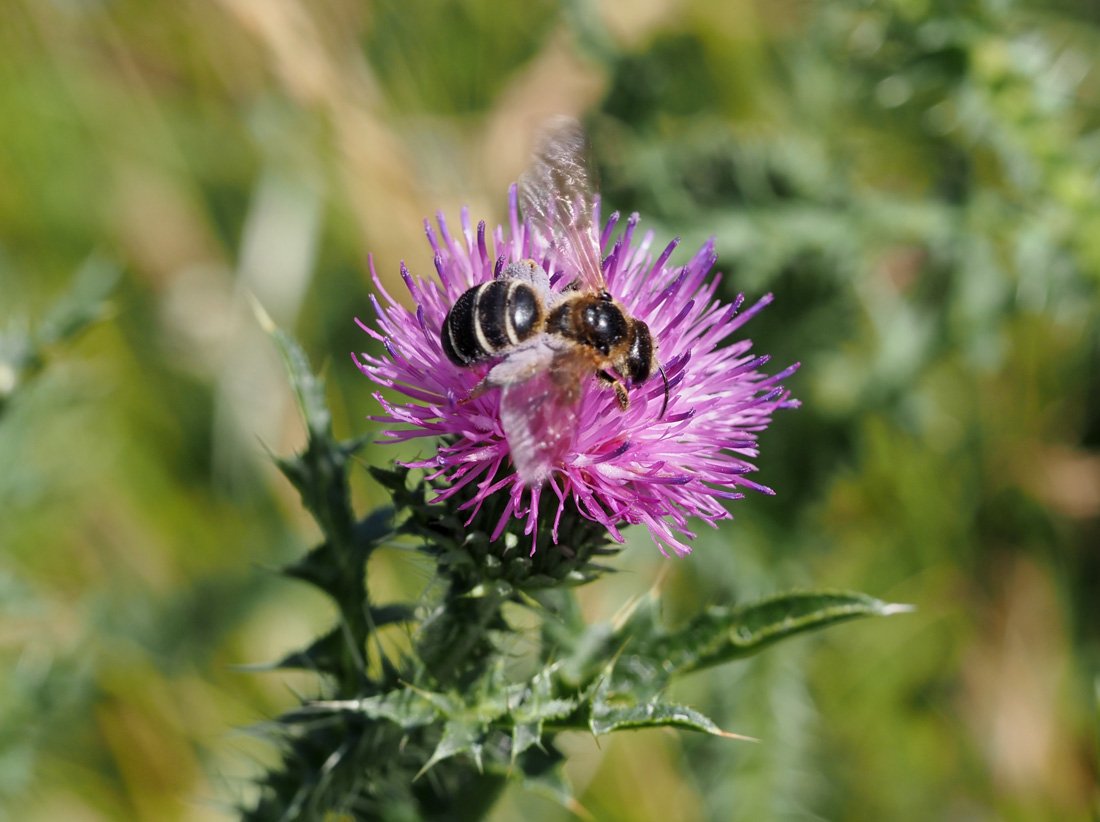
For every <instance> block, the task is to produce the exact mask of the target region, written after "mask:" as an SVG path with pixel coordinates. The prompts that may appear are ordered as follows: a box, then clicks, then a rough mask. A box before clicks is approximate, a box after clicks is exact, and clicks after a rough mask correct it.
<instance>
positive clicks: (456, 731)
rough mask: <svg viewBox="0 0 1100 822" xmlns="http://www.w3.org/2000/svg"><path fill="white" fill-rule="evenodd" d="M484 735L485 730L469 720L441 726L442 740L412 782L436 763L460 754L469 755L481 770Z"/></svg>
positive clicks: (453, 720)
mask: <svg viewBox="0 0 1100 822" xmlns="http://www.w3.org/2000/svg"><path fill="white" fill-rule="evenodd" d="M484 735H485V728H484V727H483V726H480V725H478V724H476V723H474V722H471V721H469V720H459V719H452V720H450V721H448V722H447V724H446V725H444V726H443V738H442V739H440V740H439V744H438V745H437V746H436V748H435V751H434V752H433V753H432V755H431V758H430V759H428V761H427V762H425V763H424V767H423V768H421V769H420V771H419V773H417V775H416V776H414V777H413V781H414V782H415V781H416V780H417V779H419V778H420V777H421V776H423V775H424V774H425V773H427V772H428V771H429V770H430V769H431V768H432V766H433V765H435V764H436V763H438V762H442V761H443V760H444V759H449V758H451V757H452V756H458V755H459V754H462V753H469V754H470V755H471V756H472V757H473V758H474V762H476V763H477V768H478V770H481V748H482V738H483V737H484Z"/></svg>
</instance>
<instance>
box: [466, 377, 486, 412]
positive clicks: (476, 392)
mask: <svg viewBox="0 0 1100 822" xmlns="http://www.w3.org/2000/svg"><path fill="white" fill-rule="evenodd" d="M492 387H493V386H492V385H491V384H490V382H489V379H488V378H487V377H486V378H485V379H483V380H482V381H481V382H479V383H478V384H477V385H475V386H474V387H473V388H471V389H470V393H469V394H467V395H466V396H465V397H463V398H462V399H460V400H459V401H458V404H459V405H465V404H466V403H468V402H471V401H473V400H476V399H477V398H478V397H480V396H481V395H482V394H484V393H485V392H486V391H488V390H489V389H490V388H492Z"/></svg>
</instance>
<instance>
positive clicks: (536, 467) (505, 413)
mask: <svg viewBox="0 0 1100 822" xmlns="http://www.w3.org/2000/svg"><path fill="white" fill-rule="evenodd" d="M523 353H524V354H527V353H530V357H529V358H527V359H526V361H525V362H519V361H513V362H505V363H501V366H504V367H505V368H506V369H507V370H505V371H498V370H497V369H498V368H500V367H501V366H497V368H494V369H493V371H491V372H490V373H489V377H488V381H489V382H490V383H493V384H497V385H500V386H501V393H500V422H501V425H502V426H503V428H504V435H505V437H507V439H508V450H509V451H510V452H511V454H512V462H513V463H515V466H516V473H518V474H519V475H520V477H521V478H522V479H523V482H524V483H525V484H526V485H528V486H531V487H535V486H539V485H542V483H544V482H545V481H546V480H547V478H549V476H550V473H551V472H552V471H553V468H554V466H555V465H557V464H558V463H560V462H561V460H562V458H564V457H565V455H566V453H567V452H568V451H569V447H570V446H571V445H572V444H573V434H574V432H575V431H576V429H577V420H576V408H577V403H578V401H579V400H580V397H581V386H582V384H583V383H582V380H583V378H584V375H585V373H586V366H585V364H584V362H583V361H582V360H579V359H578V358H576V357H574V356H572V354H571V352H570V351H568V350H565V351H553V349H551V347H550V346H548V345H545V344H541V345H539V346H538V347H537V348H533V349H531V350H530V352H523ZM514 356H515V355H513V357H514ZM510 359H512V358H510Z"/></svg>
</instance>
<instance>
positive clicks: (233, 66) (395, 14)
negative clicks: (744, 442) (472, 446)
mask: <svg viewBox="0 0 1100 822" xmlns="http://www.w3.org/2000/svg"><path fill="white" fill-rule="evenodd" d="M1097 54H1100V8H1098V7H1097V5H1096V3H1095V2H1094V0H1058V2H1049V3H1041V2H1023V1H1022V0H1021V1H1020V2H1014V1H1013V0H984V2H979V1H978V0H973V1H971V2H966V1H965V0H964V1H962V2H953V1H952V0H890V1H889V2H887V1H885V0H884V1H883V2H870V0H865V1H863V2H860V1H858V0H834V1H833V2H811V0H772V2H767V1H766V0H756V2H750V0H643V2H631V0H608V1H607V2H602V3H596V2H584V0H571V2H563V3H560V4H559V3H554V2H550V0H534V1H533V2H529V3H524V4H519V3H514V4H511V3H499V2H489V0H471V1H470V2H448V0H383V1H382V2H356V1H355V0H311V2H306V1H305V0H183V1H182V2H172V3H170V2H144V0H142V1H140V2H139V0H7V2H5V3H4V4H3V11H2V13H0V398H2V399H0V670H2V671H3V674H2V675H0V816H4V811H5V809H6V811H7V813H8V814H9V815H10V818H12V819H32V820H38V819H41V820H46V819H50V820H53V819H79V820H98V819H111V820H113V819H137V818H140V819H208V818H222V817H223V816H224V815H225V814H232V811H233V807H234V806H235V805H236V804H237V803H240V802H247V801H248V800H249V797H250V796H252V794H251V792H250V791H251V789H250V779H251V778H252V776H254V775H255V773H256V772H257V769H259V768H261V767H263V765H264V763H266V762H271V761H272V757H273V751H272V750H271V749H270V748H269V747H268V746H267V745H266V744H265V743H264V742H263V741H262V740H257V739H255V738H254V737H253V736H252V735H250V734H249V733H248V732H247V728H248V727H249V726H250V725H253V724H254V723H257V722H259V721H261V720H263V719H264V718H266V717H269V716H272V715H274V714H276V713H278V712H279V711H280V710H281V709H284V708H286V707H288V706H289V705H291V704H293V703H294V702H295V699H296V696H295V694H296V692H303V693H306V694H309V693H314V692H316V688H317V684H316V683H315V682H314V681H313V680H312V679H311V678H310V677H308V676H302V677H301V678H295V677H293V676H289V675H287V674H286V673H279V674H266V675H265V674H256V673H251V672H243V671H241V670H238V669H237V668H235V667H234V666H236V665H238V664H242V663H254V662H263V661H268V660H272V659H275V658H278V657H280V656H281V655H282V654H284V653H285V652H287V651H288V650H291V649H293V648H296V647H299V646H301V645H303V644H304V643H305V642H306V640H307V639H308V638H309V637H310V636H312V635H314V634H316V633H318V632H320V631H322V630H324V629H326V628H327V626H328V624H329V620H330V619H331V618H332V614H331V613H328V612H327V611H326V604H325V603H324V602H323V601H321V598H320V597H319V596H318V595H315V594H314V593H313V592H312V591H311V590H308V589H306V587H305V586H296V585H294V584H293V583H291V582H289V581H287V580H285V579H281V578H280V577H278V576H277V575H275V574H273V573H271V572H270V570H269V569H270V568H271V567H273V566H276V565H278V564H279V563H282V562H286V561H289V560H290V559H292V558H293V557H295V556H297V555H298V554H299V553H301V552H302V551H304V550H305V549H306V548H307V547H308V545H309V544H310V542H311V540H313V539H314V538H315V536H316V534H315V533H314V532H313V531H312V530H311V526H310V525H309V524H308V522H307V520H306V518H305V517H304V516H303V514H302V513H301V512H300V510H299V508H298V506H297V502H296V500H295V498H294V496H293V493H292V492H291V490H290V489H289V487H288V486H287V484H286V483H285V482H284V481H283V480H282V479H281V478H280V477H279V476H278V475H277V473H276V471H275V470H274V468H273V467H272V466H271V465H270V464H269V460H268V458H267V455H266V451H265V449H271V450H273V451H276V452H280V453H282V452H287V451H289V450H291V449H293V448H295V447H298V446H299V445H300V444H301V443H302V440H303V433H302V429H301V424H300V422H299V420H298V418H297V415H296V412H295V410H294V408H293V405H292V403H291V402H290V398H289V392H288V389H287V386H286V381H285V378H284V376H283V373H282V370H281V367H280V365H279V362H278V359H277V356H276V354H275V352H274V349H273V346H272V345H271V344H270V342H269V341H268V340H267V339H265V338H264V336H263V335H262V334H261V333H260V332H259V330H258V327H257V324H256V322H255V320H254V318H253V317H252V315H251V309H250V308H249V302H248V295H250V294H251V295H255V297H256V298H257V299H258V300H259V301H260V302H261V303H262V304H263V305H264V306H265V307H266V309H267V310H268V311H269V312H270V313H271V314H272V316H273V317H274V318H275V320H276V321H277V322H278V323H280V324H281V325H282V326H283V327H284V328H287V329H289V330H291V331H293V332H294V333H295V334H296V335H298V337H299V338H300V339H301V340H302V341H303V344H304V346H305V348H306V350H307V351H308V352H309V353H310V355H311V357H312V358H313V360H314V362H315V364H317V365H320V366H323V367H324V370H325V372H326V374H327V377H328V379H329V383H330V386H329V388H330V391H329V393H330V399H331V402H332V404H333V409H334V413H335V415H336V432H337V434H338V435H340V436H351V435H355V434H359V433H362V432H365V431H369V430H371V426H372V425H373V424H372V423H370V422H369V421H367V420H366V419H365V418H366V416H367V415H368V414H371V413H374V412H375V408H376V406H375V404H374V402H373V400H372V399H371V397H370V391H371V386H370V384H369V383H368V382H367V381H366V380H365V379H364V378H363V377H362V376H361V375H360V374H359V373H358V372H357V371H356V369H355V368H354V366H353V364H352V363H351V361H350V359H349V357H348V352H349V351H352V350H363V349H364V348H366V347H367V345H368V343H367V340H366V338H365V336H364V335H363V334H362V333H361V332H359V331H358V330H357V329H356V327H355V325H354V324H353V321H352V318H353V317H354V316H356V315H360V316H367V315H368V312H369V307H368V306H369V304H368V293H369V287H368V279H367V273H366V272H367V270H368V262H367V260H368V254H370V253H372V254H373V255H374V260H375V263H376V265H377V268H378V271H379V273H380V275H381V276H382V278H383V279H384V280H385V281H386V282H387V283H390V284H392V285H394V288H393V289H392V290H393V291H394V292H395V293H396V292H397V291H398V290H400V285H399V283H397V276H396V275H397V269H398V263H399V260H401V259H405V260H407V261H408V263H409V265H410V267H411V268H412V269H413V270H414V271H418V272H423V273H427V272H429V271H430V256H429V254H428V251H427V244H426V243H425V242H424V241H423V234H422V229H421V219H422V218H423V217H424V216H428V215H431V214H433V213H434V212H435V211H436V210H443V211H444V212H446V213H447V214H448V215H450V216H451V218H452V219H454V218H455V217H456V216H457V211H458V208H459V207H460V206H461V205H463V204H468V205H469V206H470V207H471V210H472V212H473V214H474V216H475V219H476V218H480V217H484V218H486V219H488V220H490V221H491V222H496V221H498V220H500V219H501V218H502V217H503V216H504V210H505V190H506V186H507V185H508V183H509V182H510V181H512V180H514V179H515V177H516V175H517V174H518V173H519V172H520V171H521V170H522V168H523V166H524V164H525V161H526V157H527V154H528V151H529V149H530V146H531V142H532V139H533V135H534V132H535V130H536V129H537V126H538V124H539V123H540V121H542V120H543V119H544V118H545V117H546V116H548V115H550V114H554V113H559V112H565V113H572V114H575V115H577V116H580V117H581V118H582V119H583V120H584V122H585V124H586V126H587V127H588V129H589V132H590V135H591V138H592V141H593V144H594V153H595V157H596V160H597V163H598V165H599V170H600V174H601V178H602V181H603V183H602V187H603V191H604V195H605V199H606V200H608V201H610V204H611V205H612V206H613V207H615V208H619V209H622V210H624V211H631V210H637V211H639V212H641V214H642V216H643V220H644V222H643V226H646V227H649V228H652V229H654V230H655V231H656V232H657V236H658V239H659V240H660V241H662V242H663V241H664V240H665V239H667V238H670V237H671V236H673V235H677V234H679V235H681V236H683V237H684V240H685V242H684V244H683V245H682V246H681V252H680V259H682V260H686V258H687V255H688V254H690V252H691V251H692V250H694V248H695V247H697V246H698V244H699V243H700V242H702V240H703V239H705V238H706V237H707V236H709V235H712V234H713V235H715V236H716V237H717V243H718V250H719V253H720V255H721V258H720V262H719V266H720V269H721V270H722V271H724V272H726V273H727V278H726V286H727V293H726V296H727V298H729V297H732V296H733V294H734V293H735V291H737V290H743V291H745V292H746V293H747V294H748V295H749V296H750V297H756V296H759V295H761V294H763V293H765V292H768V291H771V292H774V293H775V295H776V301H775V303H774V305H773V306H772V307H770V308H769V309H768V310H767V311H766V312H765V313H764V314H763V315H762V316H761V317H759V318H758V319H756V320H754V321H753V322H752V323H751V325H750V326H749V327H748V333H749V334H751V335H752V337H753V339H754V341H755V343H756V347H757V349H758V350H761V351H766V352H770V353H772V354H774V355H775V359H774V360H773V364H774V366H775V367H776V368H779V367H782V366H783V365H785V364H786V363H788V362H791V361H794V360H800V361H801V362H802V363H803V366H802V370H801V371H800V372H799V373H798V374H797V375H796V376H795V377H794V378H793V379H792V380H791V381H790V386H791V387H792V389H793V390H794V392H795V394H796V395H797V396H798V397H800V398H801V399H802V401H803V403H804V406H803V408H802V409H801V410H798V411H795V412H789V413H784V414H782V415H780V417H779V418H778V419H777V420H776V421H775V423H774V424H773V426H772V427H771V429H770V430H769V431H768V432H767V433H766V434H765V435H764V436H763V437H762V445H763V456H762V458H761V460H760V466H761V472H760V475H759V476H760V478H761V480H762V481H763V482H765V483H767V484H769V485H771V486H772V487H774V488H775V489H777V491H778V496H777V497H775V498H764V497H755V498H750V499H749V500H746V501H743V502H740V503H737V504H736V505H735V509H734V510H735V514H736V517H737V519H736V521H735V522H734V523H732V524H729V523H727V525H729V527H726V528H723V529H721V530H719V531H709V530H707V531H706V532H705V533H702V534H701V535H700V537H699V539H698V540H697V549H696V552H695V554H694V555H693V556H692V557H690V558H688V559H685V560H666V559H663V558H661V557H660V555H659V554H658V553H657V551H656V550H655V548H654V547H653V545H652V544H651V543H650V542H649V541H648V539H646V538H645V537H644V535H640V534H633V535H632V536H631V545H630V549H629V550H628V551H627V552H626V553H625V554H624V555H623V556H622V557H621V558H620V560H619V563H620V566H621V567H622V568H623V570H624V573H622V574H618V575H616V576H614V577H613V578H608V579H605V580H603V581H601V582H599V583H596V584H594V585H592V586H590V587H589V589H587V590H585V591H584V592H583V595H584V604H585V607H586V608H587V609H588V610H589V613H590V614H591V615H592V616H593V618H603V617H606V616H608V615H610V614H612V613H614V611H615V610H616V609H617V608H619V607H620V606H622V605H623V604H624V603H625V602H626V601H627V600H628V599H629V598H630V597H632V596H635V595H637V594H639V593H642V592H644V591H645V590H647V589H648V588H649V587H650V586H652V585H653V584H657V583H659V584H661V585H663V586H664V590H665V592H666V600H667V602H668V603H669V604H668V609H669V613H668V617H669V619H670V620H672V621H676V620H678V619H682V618H684V617H686V616H687V615H689V614H690V613H692V612H693V611H694V610H695V609H696V608H698V607H700V605H701V604H705V603H710V602H721V603H726V602H732V601H737V600H740V599H743V598H748V597H753V596H758V595H763V594H767V593H771V592H774V591H778V590H782V589H786V588H790V587H794V586H813V587H825V586H831V587H839V588H847V589H854V590H862V591H866V592H868V593H870V594H873V595H875V596H879V597H882V598H884V599H890V600H894V601H901V602H910V603H914V604H916V605H917V606H918V611H917V612H916V613H915V614H912V615H907V616H901V617H895V618H892V619H889V620H881V621H876V622H866V623H863V622H861V623H857V624H853V625H848V626H843V627H840V628H836V629H832V630H830V631H828V632H826V633H825V634H824V635H822V636H817V637H811V638H806V639H800V640H797V641H795V642H792V643H788V645H785V646H782V647H779V648H777V649H775V650H773V651H771V652H769V653H767V654H765V655H764V656H762V657H760V658H757V659H754V660H752V661H749V662H747V663H741V664H735V665H730V666H727V667H725V668H722V669H720V670H719V671H717V672H714V673H711V674H706V675H696V677H695V678H693V679H691V680H689V681H688V682H686V683H684V684H683V687H681V688H680V689H679V692H678V693H677V694H676V695H675V696H676V697H677V698H678V699H680V700H681V701H686V702H689V703H691V704H693V705H696V706H697V707H699V708H700V709H703V710H704V711H705V712H706V713H708V714H709V715H711V716H712V717H714V718H715V719H716V720H718V721H719V723H720V724H722V725H723V726H724V727H726V728H729V729H730V730H734V731H737V732H740V733H746V734H751V735H753V736H757V737H759V738H760V739H761V742H760V743H759V744H756V745H750V744H745V743H735V742H728V741H723V740H718V739H714V738H710V737H707V738H703V737H700V736H693V735H689V734H686V733H672V732H655V731H649V732H638V733H633V734H623V735H617V736H615V737H612V738H605V739H603V740H601V742H600V744H599V745H597V744H596V742H595V741H594V740H592V739H591V738H589V737H586V736H583V735H577V736H575V737H570V738H568V739H567V740H566V741H565V747H566V748H567V749H568V750H569V751H570V752H571V753H572V754H573V759H572V760H571V763H570V765H569V767H568V773H569V776H570V778H571V779H572V781H573V784H574V785H575V787H576V790H577V796H578V798H579V800H580V802H581V804H583V805H584V806H585V807H586V808H587V809H588V810H589V811H590V812H591V814H592V815H594V816H595V818H597V819H600V820H666V819H673V818H675V819H682V820H702V819H721V820H764V819H809V818H813V819H858V820H864V819H891V820H893V819H915V820H918V819H919V820H923V819H959V820H994V819H997V820H999V819H1008V820H1031V819H1059V820H1062V819H1088V818H1096V817H1097V815H1098V814H1100V792H1098V788H1097V728H1098V714H1097V705H1096V692H1097V679H1096V677H1097V675H1098V671H1100V604H1098V600H1100V333H1098V331H1100V324H1098V322H1097V319H1098V314H1100V300H1098V295H1097V286H1098V284H1100V130H1098V126H1100V71H1098V67H1097V61H1096V59H1095V55H1097ZM675 260H676V258H674V262H675ZM116 277H117V286H116V288H115V290H114V292H113V295H112V297H111V299H110V301H109V304H108V306H107V308H106V310H105V311H104V312H101V313H102V315H101V316H99V317H98V321H97V322H96V323H95V324H93V325H92V326H91V327H90V328H88V329H87V330H86V331H84V332H83V333H81V334H79V335H76V336H72V337H71V338H70V337H69V336H67V335H66V329H67V328H68V326H69V325H75V324H76V320H73V319H72V317H73V315H72V314H64V313H62V314H61V315H59V314H58V313H57V311H56V309H54V308H52V307H53V306H55V305H56V304H57V301H58V300H59V299H61V300H68V301H69V302H67V303H65V302H63V305H70V306H72V305H75V306H78V307H79V306H80V305H85V304H87V303H88V301H89V300H91V299H92V297H94V295H95V294H96V293H99V292H103V291H105V290H106V289H107V287H108V284H109V283H110V282H111V281H112V279H113V278H116ZM74 283H75V285H74ZM395 283H396V284H395ZM74 289H75V293H74ZM66 294H68V295H69V296H68V297H64V296H63V295H66ZM89 295H91V296H89ZM82 301H83V302H82ZM77 314H79V311H77ZM70 321H71V322H70ZM43 364H44V367H40V366H41V365H43ZM395 455H396V454H395V452H394V451H393V450H387V449H384V448H374V449H368V450H367V451H366V452H365V453H364V462H366V463H374V464H382V463H385V462H387V461H389V460H391V459H393V458H394V456H395ZM359 473H360V476H359V477H358V478H357V479H358V481H359V485H358V486H357V488H356V494H357V499H356V501H357V504H358V505H359V506H360V507H361V509H362V510H365V509H366V508H368V507H371V506H373V505H376V504H379V503H380V502H381V501H382V500H381V498H380V495H379V492H378V490H377V488H375V487H372V486H371V485H370V484H369V482H368V481H367V478H366V476H365V471H362V472H359ZM428 573H429V571H428V569H425V568H424V566H423V565H422V564H420V563H417V562H415V561H414V560H412V559H410V558H409V555H408V554H406V553H400V552H390V553H387V552H381V554H380V555H379V557H378V558H377V560H376V561H375V566H374V567H372V586H373V585H375V584H377V585H378V586H379V587H380V589H383V588H384V589H386V590H387V591H390V592H401V593H402V594H404V595H406V596H415V595H416V592H417V591H419V590H420V589H421V588H423V586H424V584H425V582H426V576H427V574H428ZM383 598H386V597H383ZM521 815H522V816H523V817H525V818H540V819H562V820H564V819H568V818H571V817H570V815H569V814H568V813H567V812H566V811H565V810H563V809H561V808H559V807H558V806H556V805H554V804H553V803H551V802H550V801H549V800H546V799H544V798H541V797H536V796H531V795H529V794H525V793H523V792H522V791H520V790H519V789H514V790H511V791H509V793H508V794H507V795H506V797H505V799H504V801H503V803H502V804H501V806H500V807H499V809H498V811H497V813H496V816H495V818H496V819H500V820H504V819H511V818H518V817H520V816H521Z"/></svg>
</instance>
